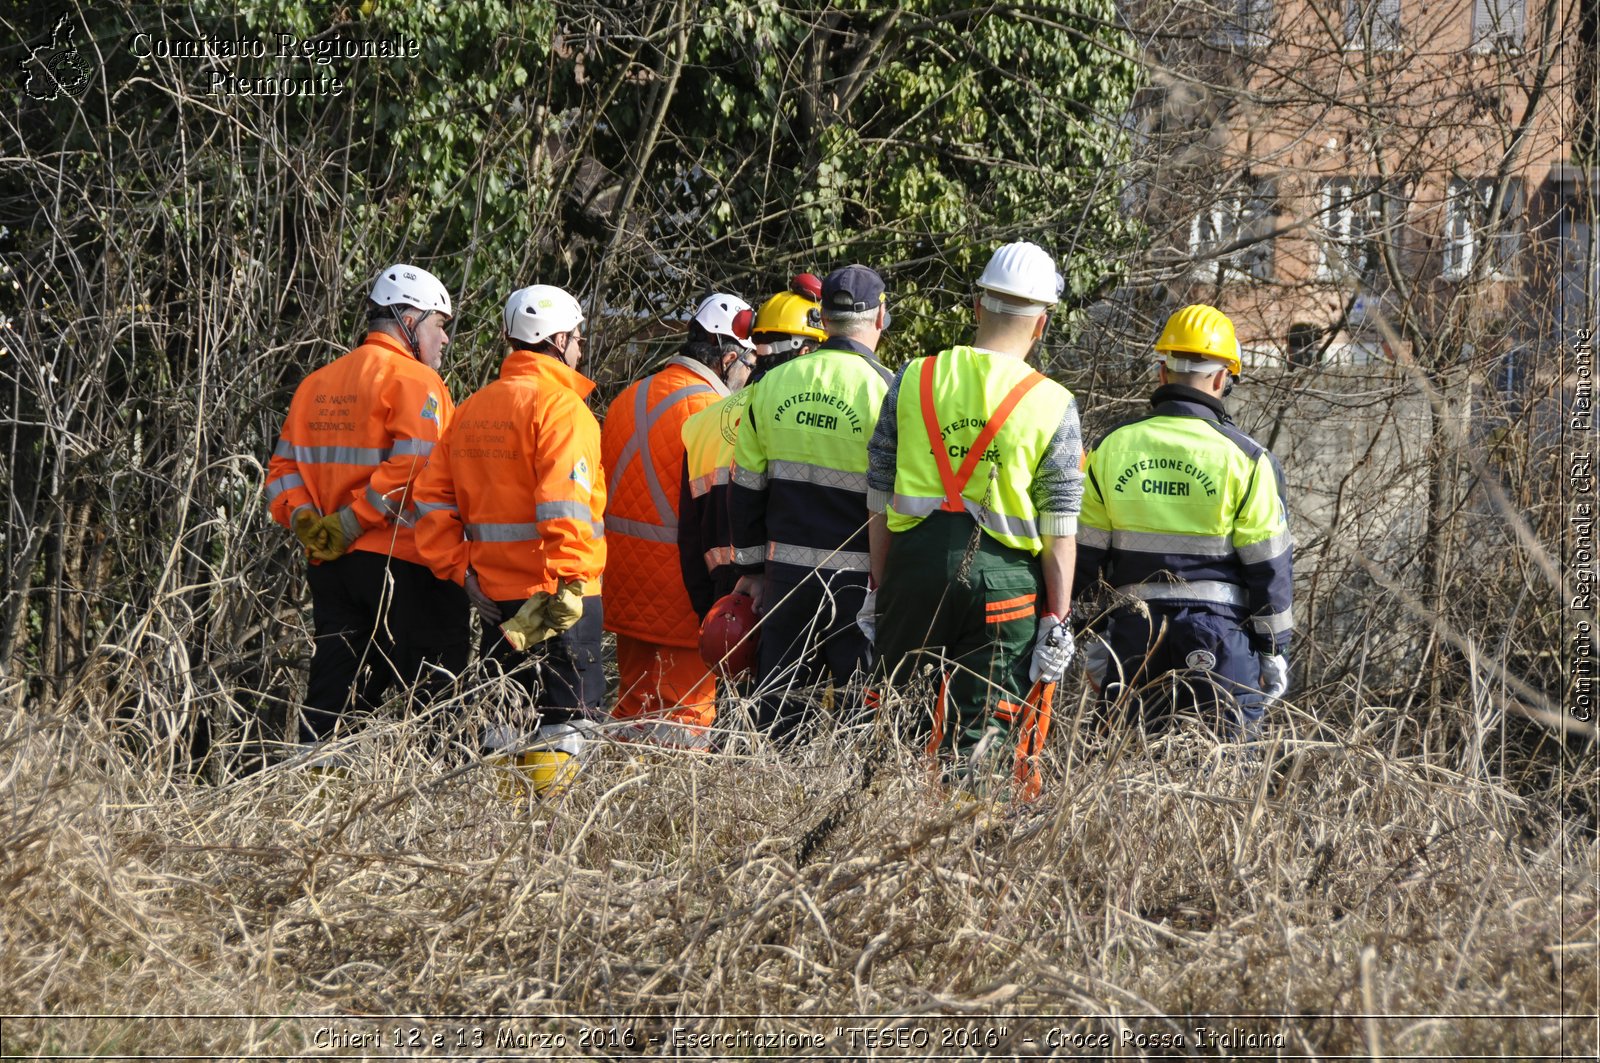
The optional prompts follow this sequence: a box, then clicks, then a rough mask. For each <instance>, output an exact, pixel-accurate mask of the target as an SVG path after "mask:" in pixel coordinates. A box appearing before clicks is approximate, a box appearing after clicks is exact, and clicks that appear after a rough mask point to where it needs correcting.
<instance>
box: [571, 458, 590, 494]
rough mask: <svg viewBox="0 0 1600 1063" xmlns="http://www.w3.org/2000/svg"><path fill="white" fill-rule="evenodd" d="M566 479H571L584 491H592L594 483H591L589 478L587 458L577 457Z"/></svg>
mask: <svg viewBox="0 0 1600 1063" xmlns="http://www.w3.org/2000/svg"><path fill="white" fill-rule="evenodd" d="M567 479H569V480H571V481H572V482H573V483H575V484H577V485H578V486H579V487H581V488H583V489H584V490H585V491H589V492H591V493H592V492H593V491H594V484H593V483H591V482H590V479H589V459H588V458H579V459H578V463H577V464H576V465H574V466H573V467H572V472H570V473H569V474H568V475H567Z"/></svg>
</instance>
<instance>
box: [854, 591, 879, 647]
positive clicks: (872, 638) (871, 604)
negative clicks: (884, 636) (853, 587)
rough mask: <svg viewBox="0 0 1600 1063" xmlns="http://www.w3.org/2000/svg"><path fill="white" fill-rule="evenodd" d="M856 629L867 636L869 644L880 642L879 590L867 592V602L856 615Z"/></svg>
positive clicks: (863, 603) (864, 602) (862, 604)
mask: <svg viewBox="0 0 1600 1063" xmlns="http://www.w3.org/2000/svg"><path fill="white" fill-rule="evenodd" d="M856 627H858V628H860V629H861V633H862V634H863V635H865V636H867V641H868V642H876V641H878V589H877V588H876V587H873V588H872V589H870V590H868V591H867V597H866V600H865V601H863V602H862V603H861V611H860V612H859V613H857V614H856Z"/></svg>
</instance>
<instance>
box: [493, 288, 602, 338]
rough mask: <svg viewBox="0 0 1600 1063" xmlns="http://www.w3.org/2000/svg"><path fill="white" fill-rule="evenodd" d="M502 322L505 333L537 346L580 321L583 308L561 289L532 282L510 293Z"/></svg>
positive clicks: (581, 320)
mask: <svg viewBox="0 0 1600 1063" xmlns="http://www.w3.org/2000/svg"><path fill="white" fill-rule="evenodd" d="M505 322H506V335H507V336H510V337H511V338H512V339H514V340H520V341H522V342H523V343H531V344H535V345H537V344H540V343H543V342H544V341H545V340H547V339H549V338H550V337H551V336H554V335H556V334H557V333H561V332H571V331H572V330H573V329H575V328H577V327H578V326H579V325H581V324H583V307H581V306H579V305H578V300H576V299H574V298H573V297H572V296H571V295H569V294H567V292H566V291H564V290H563V289H561V288H557V287H556V286H554V285H552V284H534V285H531V286H529V287H527V288H520V289H518V290H517V291H514V292H512V293H511V298H509V299H507V300H506V313H505Z"/></svg>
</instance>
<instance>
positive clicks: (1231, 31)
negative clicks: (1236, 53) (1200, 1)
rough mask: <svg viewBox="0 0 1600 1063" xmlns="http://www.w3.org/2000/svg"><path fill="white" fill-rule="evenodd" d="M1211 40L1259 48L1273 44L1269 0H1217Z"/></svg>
mask: <svg viewBox="0 0 1600 1063" xmlns="http://www.w3.org/2000/svg"><path fill="white" fill-rule="evenodd" d="M1216 7H1217V11H1218V13H1219V15H1220V16H1221V17H1220V21H1219V22H1218V24H1217V27H1216V29H1215V30H1213V31H1212V33H1211V38H1210V39H1211V43H1213V44H1223V45H1231V46H1234V47H1239V48H1262V47H1265V46H1266V45H1268V44H1271V43H1272V0H1218V2H1217V4H1216Z"/></svg>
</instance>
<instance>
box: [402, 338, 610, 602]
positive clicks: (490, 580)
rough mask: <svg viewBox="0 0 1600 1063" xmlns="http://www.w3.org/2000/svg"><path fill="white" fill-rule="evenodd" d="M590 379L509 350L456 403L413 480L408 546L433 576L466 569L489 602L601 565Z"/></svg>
mask: <svg viewBox="0 0 1600 1063" xmlns="http://www.w3.org/2000/svg"><path fill="white" fill-rule="evenodd" d="M593 390H594V381H592V380H590V379H589V378H588V377H586V376H584V375H583V374H582V373H579V372H578V371H577V370H575V369H571V368H568V367H567V365H566V364H565V363H563V362H562V361H560V360H559V359H557V358H554V357H552V356H551V355H548V354H538V353H535V352H533V351H512V352H511V353H510V354H509V355H507V356H506V360H505V361H504V362H503V363H502V364H501V366H500V379H498V380H496V381H494V382H493V383H491V384H489V385H488V386H487V387H485V388H484V389H483V390H481V391H479V392H477V393H476V394H474V395H473V396H472V397H471V398H469V399H467V401H465V402H463V403H462V404H461V408H460V409H459V410H457V411H456V415H455V419H454V420H453V421H452V422H451V424H450V430H449V431H448V432H447V433H445V438H444V441H443V442H442V443H441V444H440V445H439V449H438V450H437V451H436V452H435V453H434V457H433V461H432V462H430V463H429V464H428V468H427V470H426V472H425V473H424V474H423V477H422V479H421V480H420V481H418V483H417V513H418V519H417V544H418V546H420V547H421V549H422V554H423V556H424V557H425V558H426V560H427V563H428V565H429V567H430V568H432V569H433V571H434V574H435V575H437V576H438V577H439V578H440V579H449V580H454V581H455V582H457V583H461V582H463V581H464V580H465V578H466V573H467V568H468V566H470V567H471V568H472V570H473V571H474V572H476V573H477V575H478V584H479V586H481V587H482V588H483V591H484V593H485V594H487V595H488V596H489V597H491V598H493V599H495V600H496V601H503V602H505V601H520V600H522V599H524V598H527V597H528V596H529V595H531V594H534V593H535V592H537V591H553V590H555V589H556V587H557V585H558V583H559V582H560V581H561V580H572V579H581V580H583V581H584V582H585V583H586V584H587V585H588V586H587V587H586V593H589V594H593V593H595V591H596V589H597V587H598V582H597V581H598V580H599V579H600V575H601V573H602V571H604V569H605V565H606V541H605V529H604V526H603V525H602V524H601V520H602V517H603V514H604V513H605V505H606V485H605V481H604V479H603V478H602V476H601V474H600V425H599V423H598V422H596V421H595V419H594V414H592V413H590V412H589V407H588V406H587V405H585V404H584V399H585V398H587V397H588V395H589V393H590V392H591V391H593Z"/></svg>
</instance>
